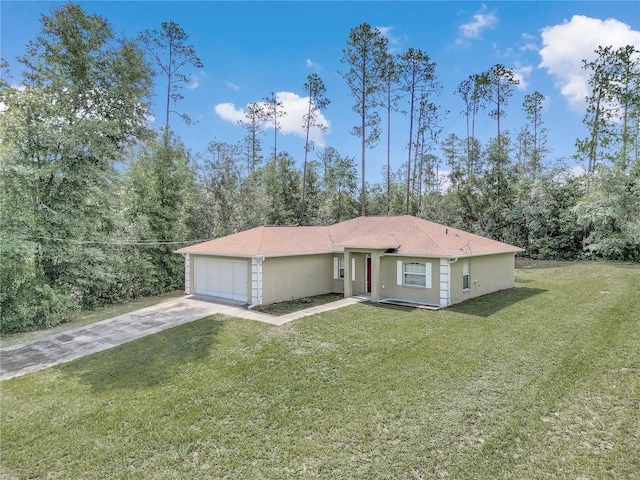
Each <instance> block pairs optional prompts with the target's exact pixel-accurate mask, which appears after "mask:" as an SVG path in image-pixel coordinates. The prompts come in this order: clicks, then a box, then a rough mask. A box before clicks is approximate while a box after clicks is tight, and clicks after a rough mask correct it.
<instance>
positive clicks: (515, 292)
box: [447, 287, 548, 317]
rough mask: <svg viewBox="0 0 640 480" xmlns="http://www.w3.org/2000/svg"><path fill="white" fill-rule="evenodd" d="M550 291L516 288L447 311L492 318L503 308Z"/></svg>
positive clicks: (473, 299) (469, 301)
mask: <svg viewBox="0 0 640 480" xmlns="http://www.w3.org/2000/svg"><path fill="white" fill-rule="evenodd" d="M547 291H548V290H545V289H543V288H528V287H516V288H510V289H508V290H502V291H500V292H495V293H490V294H487V295H483V296H481V297H476V298H472V299H471V300H467V301H466V302H463V303H459V304H457V305H453V306H451V307H449V308H448V309H447V310H450V311H452V312H456V313H462V314H465V315H474V316H477V317H490V316H491V315H493V314H494V313H496V312H498V311H500V310H502V309H503V308H506V307H509V306H511V305H514V304H516V303H518V302H521V301H523V300H527V299H529V298H532V297H535V296H536V295H540V294H541V293H545V292H547Z"/></svg>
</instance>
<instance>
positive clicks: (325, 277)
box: [262, 254, 342, 305]
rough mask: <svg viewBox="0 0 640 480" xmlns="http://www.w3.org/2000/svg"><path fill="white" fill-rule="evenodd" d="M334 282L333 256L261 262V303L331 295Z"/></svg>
mask: <svg viewBox="0 0 640 480" xmlns="http://www.w3.org/2000/svg"><path fill="white" fill-rule="evenodd" d="M333 282H334V280H333V255H330V254H323V255H299V256H292V257H268V258H265V259H264V261H263V262H262V303H263V304H265V305H268V304H270V303H275V302H282V301H285V300H292V299H295V298H303V297H308V296H312V295H322V294H323V293H330V292H332V291H333ZM340 291H342V289H340V290H338V292H340Z"/></svg>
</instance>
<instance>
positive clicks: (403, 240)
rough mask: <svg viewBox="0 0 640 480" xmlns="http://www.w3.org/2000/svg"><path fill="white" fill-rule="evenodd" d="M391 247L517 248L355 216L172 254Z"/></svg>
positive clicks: (397, 219) (437, 251) (432, 251)
mask: <svg viewBox="0 0 640 480" xmlns="http://www.w3.org/2000/svg"><path fill="white" fill-rule="evenodd" d="M345 246H346V247H347V248H348V247H352V248H354V247H360V248H370V249H375V248H379V249H385V250H386V249H389V248H394V249H395V248H397V253H398V254H401V255H416V256H427V257H461V256H472V255H488V254H495V253H508V252H519V251H521V250H522V249H521V248H518V247H514V246H513V245H509V244H506V243H502V242H498V241H495V240H491V239H489V238H486V237H481V236H479V235H474V234H472V233H468V232H465V231H463V230H458V229H455V228H452V227H447V226H445V225H440V224H438V223H434V222H430V221H428V220H423V219H421V218H417V217H413V216H411V215H402V216H380V217H358V218H354V219H352V220H348V221H346V222H341V223H337V224H335V225H331V226H328V227H319V226H317V227H289V226H270V227H256V228H252V229H250V230H245V231H243V232H239V233H234V234H232V235H228V236H226V237H221V238H216V239H214V240H209V241H207V242H203V243H198V244H196V245H191V246H189V247H185V248H181V249H180V250H177V253H196V254H198V253H199V254H210V255H223V256H240V257H254V256H267V257H268V256H283V255H307V254H313V253H330V252H342V251H344V247H345Z"/></svg>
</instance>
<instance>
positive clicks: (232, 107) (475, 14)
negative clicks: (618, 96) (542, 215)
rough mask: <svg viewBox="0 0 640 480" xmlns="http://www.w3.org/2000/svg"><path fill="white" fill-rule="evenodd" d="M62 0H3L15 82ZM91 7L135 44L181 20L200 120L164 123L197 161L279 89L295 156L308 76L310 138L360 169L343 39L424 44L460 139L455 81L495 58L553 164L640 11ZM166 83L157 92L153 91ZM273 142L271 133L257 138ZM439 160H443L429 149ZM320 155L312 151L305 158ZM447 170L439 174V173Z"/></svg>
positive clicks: (394, 5)
mask: <svg viewBox="0 0 640 480" xmlns="http://www.w3.org/2000/svg"><path fill="white" fill-rule="evenodd" d="M62 3H63V2H44V1H42V2H28V1H7V0H2V2H1V4H0V5H1V7H0V8H1V22H2V23H1V27H2V28H1V42H2V43H1V53H2V57H3V58H5V59H6V60H8V61H9V64H10V67H11V71H12V73H13V74H14V77H15V79H14V80H13V81H12V83H14V84H17V83H18V82H19V80H18V78H19V77H18V76H17V75H16V74H17V73H18V71H19V65H18V64H17V62H16V61H15V57H16V56H17V55H21V54H23V53H24V51H25V45H26V43H27V42H28V41H29V40H32V39H35V37H36V36H37V35H38V32H39V30H40V24H39V18H40V16H41V15H42V14H47V13H49V12H50V10H51V8H52V7H53V6H55V5H61V4H62ZM77 3H80V4H81V5H82V6H83V7H84V8H85V10H86V11H87V12H89V13H97V14H100V15H102V16H103V17H105V18H106V19H107V20H108V21H109V23H110V24H111V25H112V27H113V29H114V31H115V33H116V34H117V35H122V36H128V37H134V36H136V35H137V34H138V33H139V32H140V31H142V30H145V29H156V28H159V27H160V23H161V22H163V21H168V20H173V21H175V22H177V23H178V24H179V25H180V26H181V27H182V28H183V29H184V30H185V32H187V33H188V34H189V35H190V39H189V40H190V43H192V44H193V46H194V47H195V50H196V52H197V54H198V56H199V57H200V58H201V60H202V62H203V63H204V68H202V69H199V70H194V71H192V72H191V73H192V83H191V84H190V85H189V87H188V88H186V89H185V90H184V91H183V92H182V93H183V94H184V96H185V100H184V101H183V102H182V103H181V105H180V107H179V109H180V110H181V111H183V112H185V113H188V114H189V115H190V116H191V117H192V118H193V119H195V120H197V121H198V123H197V124H196V125H192V126H186V125H184V124H183V123H182V122H181V120H180V119H179V118H177V117H174V118H173V119H172V126H173V128H174V129H175V130H176V131H177V133H178V134H179V135H180V137H181V138H182V139H183V141H184V142H185V144H186V145H187V146H188V147H189V148H190V149H191V151H192V152H193V153H198V152H203V151H204V150H205V149H206V146H207V145H208V143H209V142H211V141H214V140H218V141H227V142H231V143H235V142H237V141H239V140H240V138H241V137H242V135H243V130H242V129H241V128H240V127H239V126H237V124H236V120H237V118H239V116H241V115H242V109H243V108H245V107H246V105H247V104H248V103H250V102H258V101H261V100H262V99H263V98H264V97H266V96H269V95H270V94H271V92H276V93H278V95H279V98H280V99H281V100H283V101H284V102H285V105H286V107H287V110H288V114H287V116H286V117H285V119H283V122H282V123H283V131H282V132H280V133H279V137H278V150H281V149H285V150H287V151H288V152H289V153H290V154H292V155H293V156H294V158H296V160H297V161H298V163H300V162H301V161H302V158H303V149H304V138H303V132H302V128H301V125H302V115H303V113H304V111H303V109H304V105H305V101H304V93H303V88H302V87H303V84H304V83H305V81H306V78H307V75H309V74H311V73H317V74H318V75H319V76H320V77H321V78H322V79H323V81H324V83H325V85H326V87H327V93H326V96H327V97H328V98H329V99H330V100H331V104H330V105H329V107H328V108H327V109H326V110H325V111H324V112H323V116H324V119H325V120H326V122H327V126H328V131H327V133H325V134H322V133H321V132H316V134H315V138H316V143H317V144H318V145H326V146H333V147H335V148H337V149H338V151H339V152H340V153H341V154H342V155H348V156H353V157H355V158H356V161H357V162H356V163H357V164H358V165H359V162H360V157H359V155H360V154H359V152H360V149H359V139H358V138H357V137H354V136H352V135H351V134H350V133H349V132H350V130H351V129H352V127H353V126H354V125H355V124H356V123H357V121H358V118H357V116H356V114H355V113H354V112H353V111H352V106H353V104H354V100H353V98H351V97H350V96H349V93H348V90H347V86H346V83H345V81H344V80H343V78H342V77H341V76H340V75H339V73H338V71H339V70H344V69H345V67H344V66H343V65H341V63H340V59H341V57H342V49H343V48H344V47H345V44H346V40H347V38H348V35H349V30H350V29H351V28H353V27H355V26H357V25H359V24H361V23H363V22H367V23H369V24H370V25H372V26H374V27H378V28H380V29H381V31H383V32H384V34H385V35H386V36H387V37H388V39H389V48H390V49H391V50H392V51H393V52H395V53H403V52H404V51H406V49H408V48H409V47H413V48H416V49H418V48H420V49H422V50H423V51H424V52H425V53H427V54H428V55H429V56H430V57H431V59H432V60H433V61H434V62H435V63H436V75H437V78H438V80H439V82H440V84H441V85H442V93H441V95H440V96H439V97H437V98H436V99H435V100H436V102H437V103H438V104H440V105H441V106H442V107H443V109H444V110H448V111H449V114H448V115H446V117H444V119H443V121H442V126H443V134H442V137H441V138H444V137H445V136H446V135H448V134H449V133H456V134H458V135H460V136H464V135H465V123H464V117H463V116H462V115H461V114H460V111H461V110H462V108H463V104H462V101H461V100H460V99H459V97H457V96H456V95H455V93H454V92H455V89H456V87H457V86H458V84H459V83H460V82H461V81H462V80H464V79H465V78H467V77H468V76H469V75H471V74H475V73H481V72H483V71H485V70H487V69H489V68H490V67H491V66H493V65H495V64H497V63H502V64H504V65H505V66H507V67H509V68H513V69H514V70H515V71H516V73H517V75H518V77H519V78H520V80H521V84H520V86H519V87H518V89H517V90H516V91H515V92H514V95H513V97H512V98H511V99H510V101H509V106H508V107H507V116H506V117H505V118H504V119H503V121H502V128H503V129H505V128H506V129H509V130H511V131H513V132H516V131H518V130H519V129H520V128H521V127H522V125H523V122H524V119H523V116H522V113H521V110H522V109H521V105H522V100H523V97H524V95H526V94H528V93H532V92H533V91H536V90H537V91H539V92H540V93H542V94H543V95H544V96H545V97H546V101H545V110H544V112H543V121H544V122H545V127H546V128H548V129H549V132H548V147H549V148H550V149H551V150H552V152H551V154H550V155H549V160H550V161H553V160H555V159H557V158H563V157H564V158H567V157H569V156H571V155H572V154H573V153H574V150H575V149H574V143H575V139H576V138H578V137H584V136H585V135H586V130H585V128H584V126H583V125H582V118H583V115H584V100H583V99H584V97H585V95H586V94H587V89H586V77H585V72H584V71H583V70H582V69H581V68H580V67H581V59H582V58H592V52H593V50H594V49H595V48H596V47H597V46H598V45H601V44H602V45H609V44H610V45H613V46H615V47H618V46H622V45H626V44H633V45H635V46H636V48H640V4H638V3H637V2H632V1H624V2H615V1H611V2H595V1H588V2H559V1H554V2H515V1H514V2H484V3H482V2H472V1H467V2H429V1H412V2H400V1H396V2H365V1H359V2H338V1H324V2H303V1H299V2H294V1H290V2H270V1H263V2H245V1H236V2H213V1H195V2H175V1H143V2H135V1H111V2H102V1H79V2H77ZM161 89H162V85H161V83H160V82H159V84H158V93H161ZM160 98H161V97H160V96H157V97H156V98H155V99H154V100H155V101H156V103H155V104H154V107H153V111H152V112H151V113H152V114H153V115H155V117H156V121H155V125H156V126H159V125H161V124H162V121H163V118H162V113H161V112H162V106H161V103H162V102H161V101H160ZM392 122H393V126H394V128H393V132H392V162H393V164H394V166H393V167H392V168H394V169H396V168H397V167H398V166H399V165H400V164H401V163H402V162H404V161H406V156H407V153H406V148H405V146H406V143H407V140H408V138H407V135H408V117H407V116H402V115H399V114H398V115H395V116H394V117H393V120H392ZM479 124H480V125H479V127H478V131H479V136H480V137H481V138H483V139H487V138H489V137H491V136H495V130H496V127H495V121H493V120H491V119H489V118H488V116H487V115H486V113H485V114H481V116H480V121H479ZM271 146H272V131H267V135H266V136H265V138H264V147H265V150H266V151H267V153H268V151H269V149H270V148H271ZM434 153H439V152H438V151H437V150H436V151H435V152H434ZM313 157H315V154H312V158H313ZM385 164H386V139H385V137H384V136H383V138H382V139H381V141H380V142H379V144H378V146H377V147H376V148H374V149H372V150H369V151H368V152H367V174H366V180H367V181H368V182H377V181H380V180H381V169H382V167H383V165H385ZM442 169H443V170H446V167H445V166H444V165H443V166H442Z"/></svg>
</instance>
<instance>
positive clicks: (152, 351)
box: [59, 317, 223, 392]
mask: <svg viewBox="0 0 640 480" xmlns="http://www.w3.org/2000/svg"><path fill="white" fill-rule="evenodd" d="M222 326H223V321H222V320H218V319H216V317H207V318H203V319H201V320H197V321H195V322H190V323H188V324H185V325H181V326H179V327H175V328H170V329H168V330H165V331H162V332H159V333H157V334H154V335H149V336H147V337H144V338H141V339H138V340H136V341H133V342H129V343H125V344H124V345H120V346H118V347H114V348H111V349H109V350H106V351H103V352H99V353H96V354H93V355H89V356H87V357H84V358H81V359H78V360H76V361H73V362H71V363H68V364H65V365H62V366H60V367H59V368H60V371H61V372H62V373H63V374H64V375H67V376H69V377H73V378H75V379H79V380H80V381H81V382H83V383H85V384H88V385H91V386H92V387H93V390H94V391H95V392H103V391H107V390H113V389H130V388H131V389H139V388H145V387H153V386H155V385H158V384H160V383H162V382H164V381H166V380H168V379H170V378H171V377H174V376H175V375H178V374H180V373H182V372H183V371H184V365H186V364H188V363H192V362H198V361H199V360H202V359H204V358H206V357H207V356H208V355H209V354H210V350H211V346H212V345H214V344H215V343H216V337H217V335H218V334H219V333H220V330H221V329H222Z"/></svg>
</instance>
